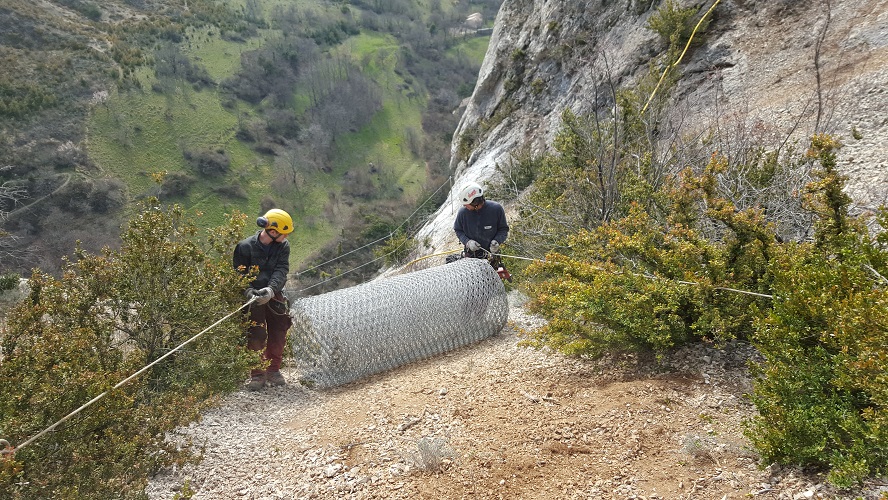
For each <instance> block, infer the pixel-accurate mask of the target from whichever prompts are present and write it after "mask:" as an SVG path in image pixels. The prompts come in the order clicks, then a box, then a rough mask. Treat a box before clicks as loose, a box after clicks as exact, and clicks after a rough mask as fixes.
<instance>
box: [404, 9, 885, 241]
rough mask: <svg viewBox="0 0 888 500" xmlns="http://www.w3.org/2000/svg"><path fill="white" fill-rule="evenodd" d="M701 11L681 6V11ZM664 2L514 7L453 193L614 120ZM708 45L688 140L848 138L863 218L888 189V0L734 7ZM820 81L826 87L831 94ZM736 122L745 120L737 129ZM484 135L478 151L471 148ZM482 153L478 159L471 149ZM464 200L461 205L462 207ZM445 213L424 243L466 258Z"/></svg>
mask: <svg viewBox="0 0 888 500" xmlns="http://www.w3.org/2000/svg"><path fill="white" fill-rule="evenodd" d="M712 3H713V2H712V0H710V1H707V2H704V3H703V4H702V5H701V4H695V3H693V2H689V1H682V2H678V4H679V5H681V6H682V7H687V6H690V5H697V6H700V10H701V11H705V10H706V9H708V8H709V7H710V6H711V5H712ZM660 5H661V2H641V1H637V0H621V1H617V2H599V1H592V0H590V1H579V2H577V1H567V0H550V1H542V0H536V1H529V0H528V1H514V2H506V3H505V4H504V5H503V7H502V9H501V10H500V13H499V16H498V18H497V22H496V28H495V30H494V33H493V35H492V38H491V43H490V46H489V48H488V51H487V55H486V57H485V61H484V64H483V66H482V68H481V71H480V74H479V79H478V84H477V86H476V88H475V91H474V93H473V95H472V97H471V98H470V99H469V101H468V103H467V105H466V108H465V112H464V113H463V116H462V119H461V121H460V124H459V127H458V129H457V130H456V132H455V134H454V139H453V143H452V146H451V151H452V152H453V156H452V160H451V162H452V165H451V166H452V167H453V168H454V170H455V171H456V177H455V181H454V189H458V187H459V186H460V185H461V184H463V183H464V182H466V181H467V180H469V179H475V180H481V181H484V180H488V179H490V178H491V177H492V176H493V175H494V173H495V165H496V164H497V162H500V163H502V162H504V161H505V160H507V159H508V157H509V154H510V152H511V151H513V150H514V149H515V148H517V147H519V146H521V145H523V144H530V145H532V146H533V147H534V148H535V149H537V150H539V149H540V148H543V147H545V146H546V145H549V144H551V140H552V138H553V136H554V134H555V133H556V132H557V131H558V129H559V126H560V121H561V113H562V112H563V111H564V110H565V109H570V110H572V111H574V112H577V113H587V112H590V111H591V110H593V109H596V108H604V109H609V108H610V107H612V106H613V100H612V99H602V97H601V96H602V95H604V93H602V92H600V89H602V88H606V87H607V86H608V85H610V84H611V83H613V84H616V85H623V84H631V83H632V82H634V81H637V79H638V78H639V77H640V76H641V75H643V74H644V73H645V72H646V71H647V66H648V64H649V61H650V60H651V59H652V58H653V57H654V56H656V55H657V54H659V53H661V52H662V51H663V50H664V49H665V46H664V45H663V43H662V42H660V41H659V40H658V36H657V34H656V33H654V32H652V31H651V30H649V29H647V28H646V27H645V26H646V24H647V22H648V20H649V19H650V18H651V16H652V15H654V13H655V12H656V10H657V8H658V7H659V6H660ZM713 16H714V17H713V20H712V23H711V24H710V26H709V29H708V30H707V32H706V33H705V35H703V36H702V37H701V38H702V44H700V45H699V46H695V47H693V48H692V50H691V51H689V52H688V54H687V55H686V56H685V58H684V59H683V61H682V63H681V65H680V67H679V70H680V71H681V72H682V74H683V76H682V78H681V80H680V81H679V82H678V85H677V89H676V91H675V96H676V98H677V100H678V101H679V105H680V106H682V107H683V108H684V109H685V110H686V111H685V113H686V116H685V117H684V120H685V122H686V123H687V132H688V133H691V132H693V130H694V128H698V129H699V128H701V127H707V126H711V125H713V124H714V123H716V117H718V116H720V117H721V118H719V120H724V123H722V126H747V127H752V126H753V125H754V124H756V123H757V122H762V123H770V124H773V126H774V127H776V128H777V129H778V130H779V131H780V133H782V134H785V135H786V136H788V137H791V138H793V139H804V138H806V137H807V136H809V135H810V134H811V133H813V132H814V131H827V132H832V133H835V134H837V135H838V136H839V137H840V138H841V139H842V140H843V142H845V143H846V148H845V149H844V150H843V152H842V154H841V158H840V161H841V168H842V169H843V170H844V172H846V173H847V174H848V175H849V176H850V181H849V187H848V189H849V192H851V193H852V195H853V196H854V197H855V199H856V201H857V202H858V203H859V204H860V205H861V206H863V207H872V206H874V205H877V204H878V203H881V202H884V200H885V197H886V192H888V187H886V186H888V169H886V168H885V167H886V160H885V158H886V151H888V145H886V144H885V140H884V138H885V137H886V136H888V122H886V121H885V120H884V118H883V117H884V115H885V111H886V109H888V98H886V97H888V90H886V89H888V31H886V27H888V2H886V1H885V0H840V1H832V2H824V3H822V4H818V5H817V6H814V7H812V6H810V5H809V4H804V3H798V2H792V1H786V0H781V1H742V0H724V1H721V2H720V3H719V5H717V6H716V8H715V10H714V12H713ZM818 82H819V85H818ZM729 120H732V121H733V123H730V122H729ZM466 137H472V138H473V141H467V140H466ZM467 144H472V145H474V147H472V148H471V150H470V151H469V152H468V153H469V154H468V155H466V154H464V153H466V152H467V151H466V149H467V148H466V145H467ZM451 200H453V196H451ZM455 208H458V205H457V204H456V202H455V201H454V202H452V203H445V204H444V206H442V207H441V208H440V209H439V210H438V211H437V212H436V214H435V216H434V218H433V219H432V221H431V222H430V223H429V224H428V225H427V226H426V227H425V228H424V229H423V230H422V231H421V232H420V234H419V238H418V239H420V240H422V239H423V238H428V241H429V248H428V249H426V250H428V251H440V250H443V249H449V248H454V247H455V239H454V238H453V236H452V235H451V232H452V231H451V230H450V225H451V223H452V217H453V213H454V210H455Z"/></svg>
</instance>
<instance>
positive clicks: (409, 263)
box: [398, 248, 462, 271]
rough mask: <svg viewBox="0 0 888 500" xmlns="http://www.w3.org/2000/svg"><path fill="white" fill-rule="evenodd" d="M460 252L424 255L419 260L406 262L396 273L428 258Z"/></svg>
mask: <svg viewBox="0 0 888 500" xmlns="http://www.w3.org/2000/svg"><path fill="white" fill-rule="evenodd" d="M460 251H462V248H457V249H456V250H448V251H446V252H438V253H433V254H431V255H426V256H425V257H420V258H418V259H414V260H411V261H410V262H408V263H406V264H404V265H403V266H401V269H398V271H403V270H404V268H405V267H407V266H411V265H413V264H416V263H417V262H419V261H421V260H425V259H428V258H429V257H438V256H441V255H450V254H452V253H456V252H460Z"/></svg>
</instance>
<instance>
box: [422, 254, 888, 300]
mask: <svg viewBox="0 0 888 500" xmlns="http://www.w3.org/2000/svg"><path fill="white" fill-rule="evenodd" d="M497 255H499V256H500V257H505V258H509V259H521V260H530V261H534V262H545V259H534V258H531V257H519V256H517V255H506V254H497ZM429 257H431V256H429ZM592 268H593V269H595V270H596V271H599V272H603V273H611V274H621V273H613V272H611V271H608V270H607V269H602V268H600V267H596V266H593V267H592ZM629 274H631V275H633V276H640V277H642V278H647V279H652V280H657V279H659V280H666V281H674V282H675V283H678V284H680V285H697V286H702V285H701V284H700V283H697V282H695V281H682V280H670V279H669V278H660V277H658V276H652V275H650V274H639V273H629ZM882 279H884V278H882ZM712 288H713V290H722V291H725V292H734V293H742V294H746V295H753V296H755V297H764V298H768V299H773V298H775V296H774V295H768V294H766V293H758V292H750V291H748V290H739V289H737V288H730V287H726V286H714V287H712Z"/></svg>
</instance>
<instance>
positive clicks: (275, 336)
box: [247, 292, 293, 377]
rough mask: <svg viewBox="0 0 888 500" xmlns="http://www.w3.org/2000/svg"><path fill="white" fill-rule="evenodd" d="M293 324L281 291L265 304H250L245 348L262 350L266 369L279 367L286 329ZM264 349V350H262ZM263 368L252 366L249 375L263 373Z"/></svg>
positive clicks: (272, 369) (275, 369)
mask: <svg viewBox="0 0 888 500" xmlns="http://www.w3.org/2000/svg"><path fill="white" fill-rule="evenodd" d="M292 324H293V320H292V319H290V311H289V310H288V308H287V303H286V301H285V300H284V296H283V294H281V292H276V293H275V295H274V298H273V299H271V301H269V302H268V303H266V304H262V305H258V304H253V305H251V306H250V328H249V330H248V331H247V349H250V350H251V351H262V359H263V361H268V362H269V365H268V371H270V372H276V371H280V369H281V359H282V358H283V357H284V345H285V343H286V341H287V330H289V329H290V326H291V325H292ZM263 350H264V351H263ZM264 374H265V370H260V369H259V368H254V369H252V370H250V376H251V377H252V376H255V375H264Z"/></svg>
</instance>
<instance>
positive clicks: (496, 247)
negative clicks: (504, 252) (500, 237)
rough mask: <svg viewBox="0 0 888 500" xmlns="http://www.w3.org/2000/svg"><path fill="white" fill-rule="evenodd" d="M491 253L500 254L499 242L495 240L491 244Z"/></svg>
mask: <svg viewBox="0 0 888 500" xmlns="http://www.w3.org/2000/svg"><path fill="white" fill-rule="evenodd" d="M490 253H499V242H498V241H496V240H493V241H491V242H490Z"/></svg>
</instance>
